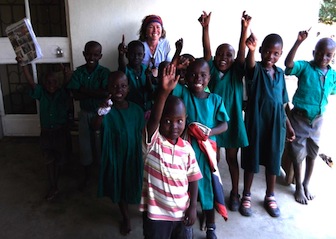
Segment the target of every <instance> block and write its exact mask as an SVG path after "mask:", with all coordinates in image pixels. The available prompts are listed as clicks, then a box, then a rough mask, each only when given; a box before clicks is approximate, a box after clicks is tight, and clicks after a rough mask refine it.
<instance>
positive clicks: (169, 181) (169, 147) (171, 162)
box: [140, 65, 202, 239]
mask: <svg viewBox="0 0 336 239" xmlns="http://www.w3.org/2000/svg"><path fill="white" fill-rule="evenodd" d="M175 71H176V68H175V66H174V65H168V66H166V67H165V68H164V70H163V76H162V79H161V81H160V86H159V88H158V92H157V94H156V100H155V103H154V105H153V108H152V112H151V115H150V118H149V120H148V123H147V125H146V128H145V130H144V137H143V156H144V181H143V190H142V198H141V203H140V211H142V212H144V213H143V229H144V237H145V239H171V238H187V236H188V237H189V236H190V235H186V234H187V233H186V232H190V230H186V227H190V226H192V225H193V224H194V222H195V220H196V214H197V212H196V206H197V193H198V183H197V181H198V180H199V179H200V178H202V174H201V172H200V169H199V167H198V164H197V161H196V158H195V153H194V151H193V149H192V147H191V145H190V144H189V142H187V141H185V140H183V139H182V138H180V136H181V134H182V133H183V131H184V128H185V122H186V109H185V106H184V104H183V101H182V100H181V99H180V98H178V97H175V96H172V95H170V92H171V91H172V90H173V89H174V88H175V86H176V84H177V82H178V79H179V76H177V77H176V76H175Z"/></svg>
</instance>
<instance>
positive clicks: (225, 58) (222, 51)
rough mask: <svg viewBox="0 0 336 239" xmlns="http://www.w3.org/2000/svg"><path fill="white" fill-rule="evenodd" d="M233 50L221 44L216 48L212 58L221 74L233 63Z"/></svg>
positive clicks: (229, 46) (227, 45)
mask: <svg viewBox="0 0 336 239" xmlns="http://www.w3.org/2000/svg"><path fill="white" fill-rule="evenodd" d="M234 57H235V50H234V49H233V47H232V46H231V45H229V44H223V45H221V46H219V47H218V49H217V51H216V55H215V57H214V63H215V66H216V67H217V69H218V70H219V71H221V72H225V71H227V70H228V69H229V68H230V67H231V65H232V64H233V62H234Z"/></svg>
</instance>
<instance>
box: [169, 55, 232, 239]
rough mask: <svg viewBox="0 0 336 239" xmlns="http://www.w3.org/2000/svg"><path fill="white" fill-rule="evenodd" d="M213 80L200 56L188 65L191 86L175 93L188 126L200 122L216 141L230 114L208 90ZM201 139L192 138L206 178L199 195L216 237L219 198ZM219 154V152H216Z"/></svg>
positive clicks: (210, 231) (211, 234)
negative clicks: (183, 109) (216, 200)
mask: <svg viewBox="0 0 336 239" xmlns="http://www.w3.org/2000/svg"><path fill="white" fill-rule="evenodd" d="M209 80H210V69H209V65H208V64H207V62H206V61H205V60H203V59H196V60H195V61H193V62H191V63H190V65H189V67H188V68H187V74H186V82H187V87H186V86H184V85H180V84H177V86H176V87H175V89H174V90H173V95H175V96H178V97H181V98H182V100H183V102H184V104H185V106H186V109H187V115H188V117H187V125H189V124H190V123H193V122H198V123H200V124H202V125H205V126H207V127H208V128H210V129H211V130H210V133H209V135H208V136H207V137H209V139H211V140H213V141H216V135H218V134H220V133H222V132H224V131H225V130H227V121H228V120H229V117H228V115H227V113H226V110H225V108H224V103H223V100H222V98H221V97H220V96H219V95H217V94H212V93H208V92H205V91H204V89H205V88H206V87H207V85H208V82H209ZM198 142H199V141H198V139H197V138H195V137H192V138H191V145H192V147H193V149H194V151H195V154H196V159H197V162H198V164H199V167H200V169H201V172H202V175H203V178H202V179H200V180H199V182H198V191H199V192H198V195H199V200H200V202H201V206H202V209H203V211H204V214H205V217H206V227H207V238H209V239H212V238H216V234H215V229H216V225H215V213H214V208H215V205H214V204H215V199H214V188H213V186H212V179H211V177H212V176H211V173H212V172H211V168H210V166H209V160H208V157H207V155H206V153H205V152H203V151H202V150H201V148H200V146H199V144H198ZM215 154H216V152H215Z"/></svg>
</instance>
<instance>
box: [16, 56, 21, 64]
mask: <svg viewBox="0 0 336 239" xmlns="http://www.w3.org/2000/svg"><path fill="white" fill-rule="evenodd" d="M15 60H16V61H17V63H18V64H20V65H21V63H22V57H20V56H17V57H15Z"/></svg>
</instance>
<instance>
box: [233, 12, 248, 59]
mask: <svg viewBox="0 0 336 239" xmlns="http://www.w3.org/2000/svg"><path fill="white" fill-rule="evenodd" d="M251 19H252V17H251V16H249V15H247V14H246V12H245V11H244V12H243V14H242V17H241V33H240V39H239V47H238V52H237V58H236V61H237V62H238V63H240V64H244V62H245V48H246V39H247V32H248V28H249V26H250V22H251Z"/></svg>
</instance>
